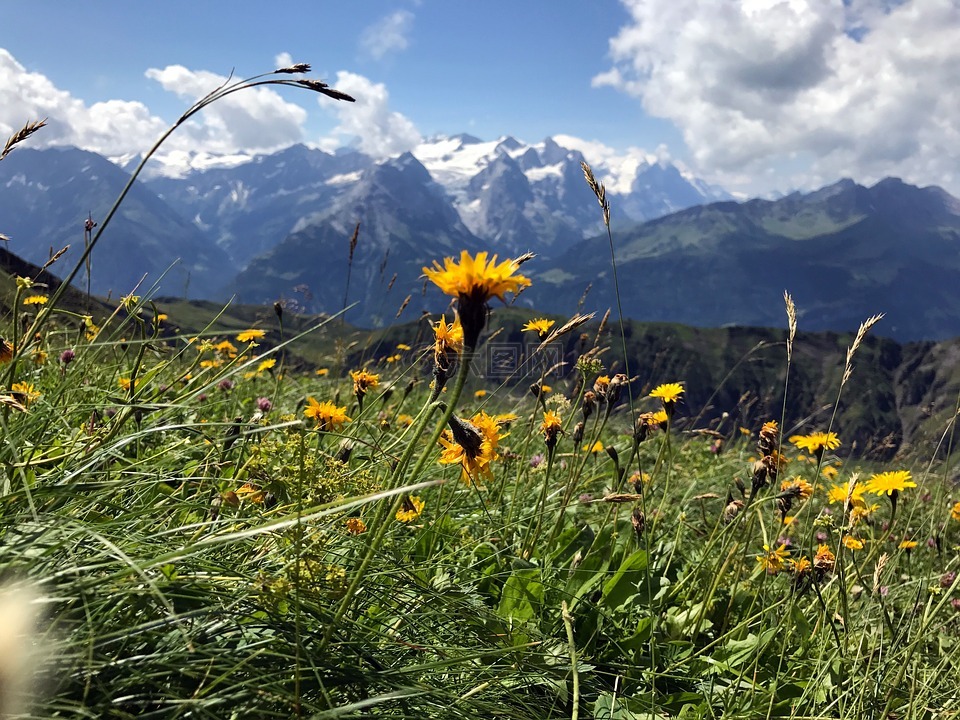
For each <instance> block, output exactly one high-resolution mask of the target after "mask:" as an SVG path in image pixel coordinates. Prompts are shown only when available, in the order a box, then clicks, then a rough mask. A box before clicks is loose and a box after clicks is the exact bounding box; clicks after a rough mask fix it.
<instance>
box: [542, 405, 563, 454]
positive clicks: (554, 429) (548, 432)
mask: <svg viewBox="0 0 960 720" xmlns="http://www.w3.org/2000/svg"><path fill="white" fill-rule="evenodd" d="M540 432H541V433H543V441H544V443H546V445H547V448H548V449H550V450H553V448H555V447H556V445H557V438H558V436H559V435H560V433H561V432H563V421H562V420H561V419H560V416H559V415H557V414H556V413H555V412H554V411H553V410H547V411H546V412H545V413H544V414H543V422H542V423H540Z"/></svg>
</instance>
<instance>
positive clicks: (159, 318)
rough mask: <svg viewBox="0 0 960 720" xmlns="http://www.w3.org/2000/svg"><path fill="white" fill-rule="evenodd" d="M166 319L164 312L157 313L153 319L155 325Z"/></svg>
mask: <svg viewBox="0 0 960 720" xmlns="http://www.w3.org/2000/svg"><path fill="white" fill-rule="evenodd" d="M166 319H167V314H166V313H159V314H158V315H157V316H156V317H155V318H154V320H155V321H156V323H157V325H159V324H160V323H162V322H165V321H166Z"/></svg>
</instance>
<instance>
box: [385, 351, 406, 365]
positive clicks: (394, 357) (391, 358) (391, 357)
mask: <svg viewBox="0 0 960 720" xmlns="http://www.w3.org/2000/svg"><path fill="white" fill-rule="evenodd" d="M402 357H403V355H401V354H400V353H396V354H394V355H388V356H387V362H388V363H391V364H392V363H395V362H400V359H401V358H402Z"/></svg>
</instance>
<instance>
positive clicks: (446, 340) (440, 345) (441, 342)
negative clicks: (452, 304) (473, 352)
mask: <svg viewBox="0 0 960 720" xmlns="http://www.w3.org/2000/svg"><path fill="white" fill-rule="evenodd" d="M433 333H434V343H433V359H434V361H435V362H436V363H437V365H438V366H439V367H441V368H443V369H445V370H446V369H447V368H449V367H450V361H451V360H452V359H454V358H456V357H457V356H458V355H460V353H462V352H463V326H462V325H461V324H460V318H459V316H457V315H454V316H453V322H452V323H450V324H449V325H448V324H447V316H446V315H441V316H440V320H439V321H437V324H436V325H435V326H434V328H433Z"/></svg>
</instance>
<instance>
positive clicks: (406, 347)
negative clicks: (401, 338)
mask: <svg viewBox="0 0 960 720" xmlns="http://www.w3.org/2000/svg"><path fill="white" fill-rule="evenodd" d="M410 349H411V347H410V346H409V345H407V344H406V343H397V350H403V351H406V350H410Z"/></svg>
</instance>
